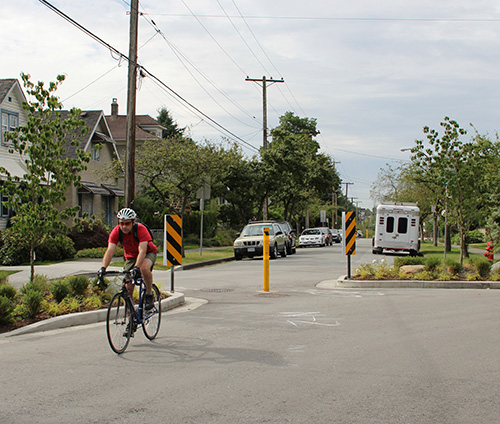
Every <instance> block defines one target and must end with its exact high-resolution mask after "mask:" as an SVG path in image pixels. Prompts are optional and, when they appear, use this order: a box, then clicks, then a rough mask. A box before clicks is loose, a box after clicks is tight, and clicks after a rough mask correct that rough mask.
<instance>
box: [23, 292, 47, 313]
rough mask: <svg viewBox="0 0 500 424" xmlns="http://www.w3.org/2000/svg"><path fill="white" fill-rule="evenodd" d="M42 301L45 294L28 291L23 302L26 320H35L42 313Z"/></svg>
mask: <svg viewBox="0 0 500 424" xmlns="http://www.w3.org/2000/svg"><path fill="white" fill-rule="evenodd" d="M42 300H43V294H42V293H41V292H39V291H38V290H34V289H28V290H26V292H25V293H24V295H23V297H22V300H21V303H22V306H23V309H24V312H25V316H26V318H34V317H35V316H36V315H38V314H39V313H40V312H41V310H42Z"/></svg>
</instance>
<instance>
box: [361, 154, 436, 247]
mask: <svg viewBox="0 0 500 424" xmlns="http://www.w3.org/2000/svg"><path fill="white" fill-rule="evenodd" d="M370 195H371V198H372V199H373V200H374V202H376V203H384V202H411V203H417V204H418V206H419V208H420V225H421V230H422V231H421V234H422V237H423V234H424V233H423V223H424V222H425V220H426V219H427V218H428V217H429V216H430V215H431V214H433V212H432V210H433V208H432V206H435V207H438V205H439V191H438V192H436V190H435V188H434V187H432V184H429V181H427V180H425V179H423V178H422V177H421V176H420V173H419V172H418V170H417V169H416V167H415V165H414V164H413V163H406V164H404V165H400V166H398V167H397V168H393V167H392V166H390V165H389V164H386V168H381V169H380V171H379V173H378V176H377V180H376V181H375V182H374V183H373V185H372V188H371V190H370ZM433 218H434V229H436V228H437V222H436V219H437V214H436V213H434V214H433ZM434 243H435V245H437V234H436V232H435V231H434Z"/></svg>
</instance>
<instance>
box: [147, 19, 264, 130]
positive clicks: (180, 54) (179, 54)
mask: <svg viewBox="0 0 500 424" xmlns="http://www.w3.org/2000/svg"><path fill="white" fill-rule="evenodd" d="M144 17H145V16H144ZM145 18H146V17H145ZM146 20H147V21H148V22H149V23H150V25H152V26H153V28H154V29H155V31H156V34H160V35H161V37H162V38H163V40H164V41H165V42H166V43H167V45H168V46H169V47H170V49H171V50H172V51H173V53H174V54H175V55H176V57H177V59H179V62H181V64H182V65H183V66H184V68H185V69H186V70H187V71H188V72H189V74H190V75H191V76H192V77H193V79H194V80H195V81H196V82H197V83H198V85H199V86H200V87H201V89H202V90H203V91H205V93H206V94H207V96H209V97H210V98H211V99H212V100H213V101H214V102H215V103H216V104H217V105H218V106H219V107H220V108H221V109H222V110H224V112H226V113H227V114H228V115H230V116H232V117H233V118H234V119H235V120H237V121H239V122H240V123H242V124H243V125H246V126H248V127H251V128H255V127H253V126H252V125H249V124H248V123H246V122H243V121H242V120H241V119H239V118H237V117H236V116H234V115H233V114H232V113H231V112H229V111H228V110H227V109H226V108H225V107H224V106H222V105H221V104H220V103H219V102H218V101H217V100H216V99H215V98H214V97H213V96H212V95H211V94H210V93H209V92H208V90H207V89H206V88H205V87H204V86H203V84H201V83H200V81H199V80H198V78H196V76H195V75H194V74H193V73H192V72H191V70H190V69H189V68H188V66H186V64H185V63H184V61H186V62H188V63H189V65H191V66H192V67H193V69H194V70H196V71H197V72H198V73H199V74H200V75H201V76H202V77H203V78H204V79H205V81H207V82H208V83H209V84H210V85H211V86H212V87H214V88H215V89H216V90H217V91H218V92H219V93H220V94H221V95H222V96H224V97H225V98H226V99H227V100H229V101H230V102H231V103H232V104H233V105H234V106H236V107H237V108H238V109H239V110H240V111H241V112H243V113H244V114H245V115H247V116H248V117H250V118H251V119H253V120H255V116H253V115H252V114H251V113H250V112H248V111H246V110H245V109H244V108H243V107H242V106H240V105H239V104H238V103H237V102H236V101H234V100H233V99H231V98H230V97H229V96H228V95H227V94H226V93H225V92H224V91H223V90H222V89H221V88H219V87H218V86H217V84H215V83H214V82H213V81H212V80H211V79H210V78H209V77H208V76H207V75H206V74H205V73H204V72H203V71H202V70H201V69H200V68H199V67H198V66H196V65H195V64H194V62H193V61H192V60H191V59H190V58H189V57H187V56H186V55H185V54H184V53H183V52H182V51H181V50H180V49H179V48H178V47H177V46H176V45H175V44H174V43H172V42H171V41H170V40H169V39H168V38H167V37H166V36H165V34H164V33H163V32H162V31H161V30H160V29H159V28H158V26H157V25H156V23H155V22H154V21H153V20H152V19H148V18H146Z"/></svg>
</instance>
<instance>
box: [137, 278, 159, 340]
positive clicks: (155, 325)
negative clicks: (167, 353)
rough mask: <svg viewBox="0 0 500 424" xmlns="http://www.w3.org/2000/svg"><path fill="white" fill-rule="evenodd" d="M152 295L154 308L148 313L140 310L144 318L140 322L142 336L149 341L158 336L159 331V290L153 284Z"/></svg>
mask: <svg viewBox="0 0 500 424" xmlns="http://www.w3.org/2000/svg"><path fill="white" fill-rule="evenodd" d="M153 294H154V297H155V300H154V308H153V309H152V310H151V311H150V312H149V313H147V312H146V311H145V309H144V307H143V309H142V313H143V314H144V317H145V319H144V320H143V321H142V329H143V331H144V335H145V336H146V337H147V338H148V339H149V340H153V339H154V338H155V337H156V336H157V335H158V331H160V322H161V296H160V290H159V289H158V287H156V284H153Z"/></svg>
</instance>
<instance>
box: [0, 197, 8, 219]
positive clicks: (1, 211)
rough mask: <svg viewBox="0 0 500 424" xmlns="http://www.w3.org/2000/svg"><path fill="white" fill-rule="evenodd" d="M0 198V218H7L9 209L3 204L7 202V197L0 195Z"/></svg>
mask: <svg viewBox="0 0 500 424" xmlns="http://www.w3.org/2000/svg"><path fill="white" fill-rule="evenodd" d="M0 198H1V199H2V201H1V202H0V216H1V217H2V218H8V217H9V208H8V207H7V206H5V202H7V200H9V198H8V197H7V196H5V195H4V194H2V195H0Z"/></svg>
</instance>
